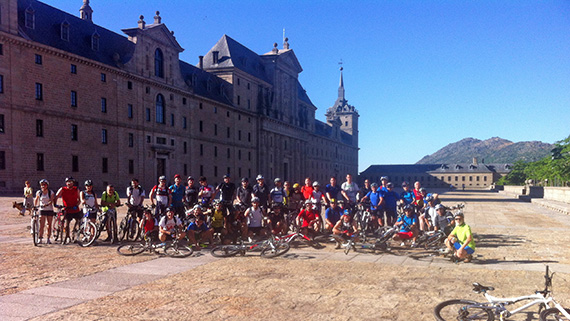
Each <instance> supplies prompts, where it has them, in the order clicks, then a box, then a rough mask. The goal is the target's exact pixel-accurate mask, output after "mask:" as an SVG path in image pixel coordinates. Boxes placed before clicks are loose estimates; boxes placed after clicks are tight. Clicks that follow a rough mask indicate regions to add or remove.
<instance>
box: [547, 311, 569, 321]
mask: <svg viewBox="0 0 570 321" xmlns="http://www.w3.org/2000/svg"><path fill="white" fill-rule="evenodd" d="M564 310H565V311H566V313H568V314H570V309H564ZM551 320H557V321H559V320H569V319H568V318H566V317H565V316H564V315H563V314H562V312H560V311H559V310H558V309H557V308H550V309H546V310H544V311H542V313H540V321H551Z"/></svg>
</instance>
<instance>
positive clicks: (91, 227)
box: [74, 205, 97, 247]
mask: <svg viewBox="0 0 570 321" xmlns="http://www.w3.org/2000/svg"><path fill="white" fill-rule="evenodd" d="M85 209H86V211H85V213H84V215H83V220H81V224H80V225H79V228H78V229H77V230H76V231H75V229H74V235H75V239H76V241H77V242H78V243H79V245H80V246H82V247H87V246H90V245H91V244H93V242H95V239H96V238H97V226H96V225H95V223H93V222H91V220H90V219H89V213H90V212H93V211H97V209H96V208H94V207H91V206H89V205H85Z"/></svg>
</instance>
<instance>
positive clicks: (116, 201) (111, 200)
mask: <svg viewBox="0 0 570 321" xmlns="http://www.w3.org/2000/svg"><path fill="white" fill-rule="evenodd" d="M120 205H121V200H120V198H119V193H117V191H115V187H114V186H113V185H107V190H106V191H105V192H103V194H102V195H101V211H103V213H107V215H108V217H107V231H108V236H107V238H106V239H105V240H103V242H108V241H109V240H110V241H111V243H113V244H115V243H116V242H117V241H118V239H117V206H120ZM111 220H113V222H114V223H115V224H113V229H112V230H111Z"/></svg>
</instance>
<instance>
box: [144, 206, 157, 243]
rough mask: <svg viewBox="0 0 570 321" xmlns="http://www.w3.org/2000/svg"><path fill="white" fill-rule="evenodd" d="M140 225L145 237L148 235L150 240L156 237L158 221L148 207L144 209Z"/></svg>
mask: <svg viewBox="0 0 570 321" xmlns="http://www.w3.org/2000/svg"><path fill="white" fill-rule="evenodd" d="M140 227H141V230H142V231H143V233H144V236H145V237H149V238H150V240H151V241H154V240H157V239H158V221H157V220H156V219H155V218H154V216H153V215H152V211H151V210H150V209H145V210H144V217H143V220H142V221H141V223H140Z"/></svg>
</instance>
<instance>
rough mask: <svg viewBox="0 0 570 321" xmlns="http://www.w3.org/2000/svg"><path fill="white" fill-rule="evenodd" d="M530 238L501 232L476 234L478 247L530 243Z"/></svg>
mask: <svg viewBox="0 0 570 321" xmlns="http://www.w3.org/2000/svg"><path fill="white" fill-rule="evenodd" d="M528 242H530V241H529V240H527V239H525V238H523V237H521V236H516V235H501V234H475V245H476V246H477V247H478V248H498V247H504V246H517V245H519V244H523V243H528Z"/></svg>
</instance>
